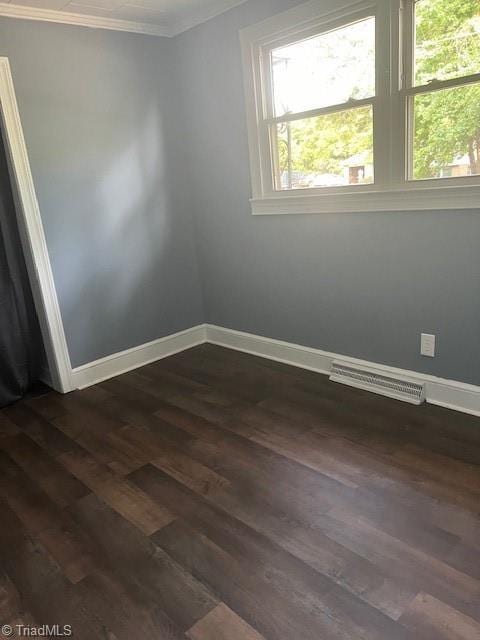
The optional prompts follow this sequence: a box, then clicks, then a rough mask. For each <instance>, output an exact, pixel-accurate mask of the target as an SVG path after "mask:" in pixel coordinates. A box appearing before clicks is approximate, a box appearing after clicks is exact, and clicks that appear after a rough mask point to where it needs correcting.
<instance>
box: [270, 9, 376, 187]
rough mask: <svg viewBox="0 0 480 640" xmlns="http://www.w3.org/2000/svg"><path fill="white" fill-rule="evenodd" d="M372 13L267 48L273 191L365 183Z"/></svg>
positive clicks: (369, 166) (370, 173)
mask: <svg viewBox="0 0 480 640" xmlns="http://www.w3.org/2000/svg"><path fill="white" fill-rule="evenodd" d="M375 37H376V34H375V18H374V17H372V16H366V17H364V18H362V19H361V20H356V21H355V22H351V23H349V24H344V25H342V26H340V27H338V28H335V29H329V30H327V31H325V32H323V33H320V34H316V35H315V36H313V37H310V38H306V39H303V40H300V41H297V42H293V43H289V44H287V45H283V46H281V47H276V48H272V49H270V50H268V51H267V52H266V58H267V60H268V65H269V66H268V67H267V70H266V71H267V76H268V77H270V78H271V91H270V94H269V109H268V111H269V112H270V113H273V117H272V118H270V119H268V125H269V128H270V131H269V135H270V141H271V143H270V146H271V149H272V156H273V157H272V168H273V172H274V180H273V188H274V190H276V191H291V190H296V189H319V188H325V187H348V186H351V185H358V184H370V183H372V182H373V179H374V166H373V149H374V143H373V103H374V97H375V77H376V70H375Z"/></svg>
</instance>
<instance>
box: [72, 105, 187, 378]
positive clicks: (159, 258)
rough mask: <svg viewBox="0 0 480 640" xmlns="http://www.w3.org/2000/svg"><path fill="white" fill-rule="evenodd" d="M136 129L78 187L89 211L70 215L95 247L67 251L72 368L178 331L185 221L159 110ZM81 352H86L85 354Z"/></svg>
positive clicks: (78, 244) (76, 245)
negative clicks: (179, 250) (174, 200)
mask: <svg viewBox="0 0 480 640" xmlns="http://www.w3.org/2000/svg"><path fill="white" fill-rule="evenodd" d="M138 125H139V129H138V130H137V135H135V134H133V135H132V136H131V139H130V142H129V143H128V144H127V145H126V146H124V147H123V148H122V149H119V150H118V151H116V153H115V161H114V162H113V163H112V164H110V166H108V167H105V171H104V173H103V174H102V175H98V176H94V180H93V181H92V182H93V185H94V188H93V189H92V187H91V186H88V187H87V186H86V184H85V180H82V182H81V183H78V184H77V187H78V189H80V190H82V197H83V203H85V197H84V194H83V191H84V190H86V189H90V191H91V193H90V195H89V197H88V210H85V211H80V210H79V209H78V208H75V209H74V211H73V215H72V212H71V213H70V215H72V217H74V220H72V219H70V221H69V227H70V228H69V231H68V234H69V236H70V237H72V234H73V236H76V237H77V238H81V237H82V236H84V234H85V233H88V234H89V242H88V243H86V242H85V241H76V240H75V239H74V240H73V241H72V242H71V243H69V246H68V247H65V248H64V251H65V254H64V255H63V257H62V258H61V263H62V264H63V265H64V267H65V268H64V269H63V270H62V273H61V275H60V280H61V284H60V287H61V290H62V292H63V296H62V300H61V302H62V313H63V316H64V318H65V326H66V329H67V334H68V335H67V337H68V342H69V346H70V350H71V352H73V357H72V360H73V361H74V366H78V364H79V360H83V361H85V362H88V361H90V360H93V359H97V358H99V357H102V356H105V355H110V354H111V353H115V352H117V351H121V350H123V349H125V348H128V347H129V346H135V345H136V344H142V343H145V342H147V341H149V340H153V339H155V338H157V337H159V335H160V333H159V332H160V331H161V330H162V327H164V329H165V331H166V332H167V333H170V332H174V331H176V330H178V328H177V326H176V322H175V320H176V318H175V315H176V314H175V309H174V308H172V295H173V294H174V291H173V289H174V284H175V283H174V280H175V273H176V271H177V269H178V263H177V264H176V258H175V255H174V254H173V251H174V250H175V244H176V243H177V240H178V235H179V233H180V232H181V229H180V228H179V225H180V226H181V225H182V223H181V221H179V220H176V219H175V217H174V216H173V213H172V206H171V195H170V191H169V184H168V182H169V181H168V168H167V163H166V152H165V149H166V140H165V136H164V130H163V123H162V119H161V115H160V113H159V109H158V106H156V107H155V106H154V107H152V108H151V109H150V111H149V112H148V114H146V116H144V117H141V118H139V119H138ZM111 133H113V132H111ZM130 133H131V132H130ZM98 165H99V163H97V166H98ZM91 177H92V176H90V178H91ZM70 198H71V196H70V195H69V199H70ZM86 246H87V247H88V250H87V251H85V247H86ZM177 246H178V245H177ZM180 267H181V265H180ZM87 297H88V299H87ZM173 306H175V305H173ZM126 325H127V326H128V337H126V334H127V327H126ZM92 327H95V330H94V331H92ZM170 327H171V328H170ZM126 340H127V341H128V342H129V344H128V343H127V344H126ZM80 349H81V350H82V352H85V349H87V351H88V352H87V353H82V355H79V354H77V352H78V351H80Z"/></svg>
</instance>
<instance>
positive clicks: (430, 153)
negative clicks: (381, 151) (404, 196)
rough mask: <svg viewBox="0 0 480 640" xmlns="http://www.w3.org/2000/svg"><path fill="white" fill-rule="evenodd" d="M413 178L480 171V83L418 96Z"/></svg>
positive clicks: (447, 175)
mask: <svg viewBox="0 0 480 640" xmlns="http://www.w3.org/2000/svg"><path fill="white" fill-rule="evenodd" d="M414 118H415V125H414V141H413V177H414V179H416V180H421V179H426V178H446V177H458V176H469V175H479V174H480V84H478V85H477V84H475V85H470V86H464V87H456V88H454V89H444V90H442V91H433V92H429V93H426V94H420V95H417V96H415V98H414Z"/></svg>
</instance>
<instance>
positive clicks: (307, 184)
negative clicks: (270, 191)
mask: <svg viewBox="0 0 480 640" xmlns="http://www.w3.org/2000/svg"><path fill="white" fill-rule="evenodd" d="M276 133H277V135H276V143H277V189H278V190H286V189H309V188H318V187H337V186H344V185H351V184H365V183H371V182H373V109H372V107H371V106H368V107H360V108H356V109H348V110H346V111H340V112H338V113H330V114H328V115H323V116H318V117H316V118H306V119H305V120H296V121H294V122H285V123H282V124H279V125H276Z"/></svg>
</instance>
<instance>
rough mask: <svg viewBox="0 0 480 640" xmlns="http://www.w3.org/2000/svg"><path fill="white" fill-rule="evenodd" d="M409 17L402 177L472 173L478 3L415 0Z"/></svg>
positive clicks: (475, 168) (479, 145) (479, 55)
mask: <svg viewBox="0 0 480 640" xmlns="http://www.w3.org/2000/svg"><path fill="white" fill-rule="evenodd" d="M411 15H412V28H413V32H414V38H413V43H414V44H413V59H412V60H411V66H412V73H411V83H410V87H408V88H407V95H408V98H407V109H408V114H409V120H410V122H411V126H410V130H409V136H408V141H407V154H408V158H407V159H408V167H409V171H408V178H409V179H410V180H413V181H416V180H427V179H442V178H466V177H469V176H478V175H480V75H479V72H480V1H479V0H415V1H414V2H412V6H411ZM409 63H410V61H409V59H408V58H407V60H406V64H407V71H408V70H409V69H408V67H409Z"/></svg>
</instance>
